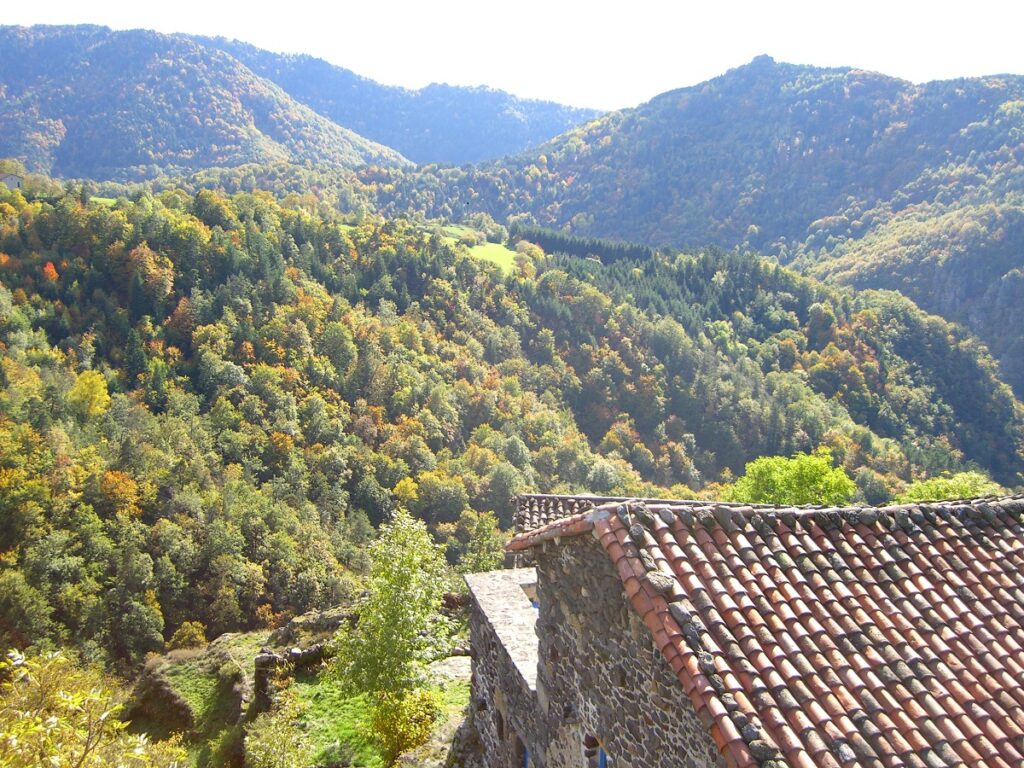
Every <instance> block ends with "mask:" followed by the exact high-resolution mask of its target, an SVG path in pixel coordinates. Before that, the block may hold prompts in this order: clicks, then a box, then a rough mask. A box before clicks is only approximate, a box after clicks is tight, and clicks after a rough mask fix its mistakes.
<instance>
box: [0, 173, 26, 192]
mask: <svg viewBox="0 0 1024 768" xmlns="http://www.w3.org/2000/svg"><path fill="white" fill-rule="evenodd" d="M24 181H25V180H24V178H22V177H21V176H19V175H18V174H16V173H4V174H0V184H3V185H4V186H5V187H7V188H8V189H21V187H22V185H23V184H24Z"/></svg>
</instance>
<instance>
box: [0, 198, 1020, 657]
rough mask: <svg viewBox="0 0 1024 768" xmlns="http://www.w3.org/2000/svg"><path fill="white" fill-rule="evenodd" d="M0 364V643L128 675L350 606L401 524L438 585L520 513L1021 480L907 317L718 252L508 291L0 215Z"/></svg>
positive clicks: (400, 239)
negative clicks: (754, 486) (438, 547)
mask: <svg viewBox="0 0 1024 768" xmlns="http://www.w3.org/2000/svg"><path fill="white" fill-rule="evenodd" d="M524 242H525V241H524ZM0 342H2V343H3V345H4V346H3V349H4V353H3V357H2V376H3V378H2V390H0V503H2V504H3V508H4V515H5V519H6V520H7V521H8V524H7V525H6V526H5V528H4V533H3V541H0V550H2V553H3V556H2V557H0V583H2V589H0V601H2V605H0V608H2V610H0V621H2V624H0V634H2V637H3V642H5V643H8V644H9V643H16V644H19V645H21V644H24V643H27V642H41V641H46V640H48V639H49V640H57V641H61V642H67V643H73V644H75V645H76V646H78V647H79V648H80V649H82V650H83V651H84V652H86V653H87V654H90V655H93V656H98V657H106V658H109V659H111V660H113V661H116V662H118V663H121V664H132V663H135V662H137V661H138V660H139V659H141V658H142V656H143V655H144V654H145V653H146V652H148V651H151V650H157V649H160V648H162V647H163V643H164V641H165V640H166V639H168V638H170V637H171V635H172V634H173V633H174V632H175V631H176V630H177V629H178V628H179V627H181V626H182V625H183V623H185V622H187V621H200V622H202V623H203V624H204V625H205V626H206V627H208V628H209V632H210V635H211V636H214V635H216V634H217V633H220V632H222V631H228V630H235V629H241V628H251V627H256V626H262V625H267V624H273V623H276V622H279V621H280V620H281V618H282V617H284V616H288V615H291V614H295V613H299V612H302V611H305V610H308V609H310V608H316V607H326V606H329V605H332V604H335V603H337V602H338V601H340V600H343V599H345V598H346V596H351V595H352V594H354V592H355V591H356V590H357V589H358V586H357V585H358V583H359V582H358V575H359V574H360V573H361V572H362V570H363V568H364V567H365V554H364V553H365V546H364V545H365V544H366V543H367V542H368V541H369V540H370V539H372V537H373V535H374V526H375V525H376V524H379V523H380V522H381V521H383V520H385V519H387V517H388V516H389V514H390V512H391V511H392V510H393V509H395V508H396V507H398V506H401V507H404V508H406V509H408V510H409V511H410V512H411V513H412V514H413V515H415V516H416V517H418V518H419V519H421V520H423V521H425V522H426V523H427V524H428V525H429V526H430V529H431V531H432V532H433V534H434V535H435V536H436V537H437V538H438V540H440V541H442V542H444V543H445V544H446V546H447V554H448V557H449V559H450V561H451V562H452V563H455V564H458V563H459V562H460V561H465V562H469V561H470V560H469V559H470V558H473V557H477V556H478V554H479V546H478V545H479V542H480V540H481V537H483V538H484V539H485V540H488V541H492V540H494V535H495V532H494V526H495V522H498V523H500V524H501V525H505V526H507V525H508V524H509V520H510V515H511V506H510V499H511V497H512V495H513V494H515V493H516V492H519V491H521V490H527V489H529V490H536V491H545V492H558V491H573V492H579V491H591V492H597V493H607V494H612V493H614V494H627V495H647V496H652V495H653V496H665V495H670V494H671V495H677V496H688V495H692V494H694V493H698V492H701V489H702V488H705V486H708V484H711V485H710V486H708V487H707V488H705V491H706V492H712V493H714V492H715V486H714V483H718V482H723V481H728V480H729V479H730V478H731V477H733V476H735V475H737V474H739V473H740V472H742V470H743V467H744V466H745V464H746V463H747V462H748V461H750V460H752V459H754V458H756V457H758V456H761V455H767V454H791V453H793V452H796V451H809V450H811V449H814V448H817V447H819V446H826V447H828V448H829V449H830V450H831V451H832V455H833V456H834V457H835V460H836V462H837V463H838V465H839V466H841V467H843V468H845V469H846V470H847V471H848V472H849V474H850V475H851V476H852V477H854V478H855V479H856V482H857V486H858V493H859V494H860V496H861V497H862V498H865V499H869V500H871V501H879V500H884V499H885V498H887V497H889V495H891V494H893V493H896V492H899V491H900V490H901V489H902V488H903V487H904V486H905V485H906V484H907V483H908V482H910V481H911V480H912V479H914V478H915V477H918V476H921V475H925V474H928V475H931V474H937V473H939V472H941V471H943V470H950V471H954V470H959V469H962V468H965V467H967V466H968V465H974V466H977V467H979V468H981V469H983V470H985V471H986V472H988V473H990V474H991V476H992V477H993V478H994V479H996V480H997V481H998V482H1001V483H1003V484H1007V485H1012V484H1015V483H1018V482H1020V472H1021V469H1022V463H1024V450H1022V444H1024V416H1022V412H1021V407H1020V405H1019V404H1018V403H1017V401H1016V400H1015V399H1014V398H1013V396H1012V394H1011V393H1010V391H1009V389H1008V388H1007V387H1006V386H1005V385H1003V384H1001V383H1000V382H999V380H998V379H997V377H996V375H995V367H994V364H993V362H992V361H991V359H989V358H988V357H986V356H985V355H984V353H983V352H979V350H978V348H977V346H976V345H975V344H974V343H973V342H972V341H971V340H970V339H968V338H965V337H964V336H963V335H962V334H961V332H960V331H958V330H957V329H956V328H955V327H954V326H951V325H950V324H948V323H946V322H945V321H943V320H940V319H939V318H936V317H934V316H929V315H926V314H924V313H923V312H922V311H921V310H919V309H917V308H916V307H915V306H914V305H913V304H912V303H911V302H909V301H907V300H906V299H903V298H901V297H899V296H897V295H895V294H886V293H877V294H860V295H855V294H852V293H849V292H836V291H833V290H830V289H827V288H825V287H824V286H822V285H820V284H818V283H815V282H813V281H810V280H808V279H806V278H802V277H799V276H797V275H796V274H794V273H792V272H789V271H787V270H785V269H783V268H781V267H779V266H778V265H777V264H773V263H770V262H768V261H766V260H763V259H760V258H756V257H752V256H747V255H742V254H739V253H735V252H733V253H729V252H724V251H720V250H716V249H708V250H702V251H695V252H691V253H675V252H673V253H668V252H666V253H663V254H659V255H657V256H656V257H654V258H650V257H648V258H645V259H643V260H641V261H635V260H631V259H630V258H622V259H619V260H617V261H614V262H612V263H610V264H608V265H602V264H601V263H600V262H599V261H596V260H593V259H585V258H584V259H581V258H579V257H576V256H570V255H544V254H543V252H542V251H541V250H540V249H539V248H537V247H536V246H532V245H531V246H528V247H521V248H519V249H518V256H517V261H516V265H515V268H514V269H513V270H512V272H511V273H505V272H503V271H502V270H501V269H499V268H498V267H496V266H493V265H491V264H488V263H486V262H483V261H478V260H475V259H473V258H471V257H470V256H469V255H468V253H467V250H466V247H465V246H463V245H461V244H458V243H455V242H454V241H453V240H452V239H451V238H448V237H445V236H443V235H442V234H441V233H440V232H438V231H436V230H432V229H431V228H430V227H425V226H423V225H420V224H416V223H414V222H409V221H405V220H402V219H395V220H381V219H378V218H374V217H367V218H365V219H364V220H363V221H361V222H354V221H353V222H346V221H345V220H344V219H342V218H340V217H339V216H338V215H337V214H333V213H330V212H329V211H326V210H323V209H322V207H320V206H317V205H316V204H313V203H311V201H309V200H304V199H302V198H299V197H296V196H293V197H290V198H287V199H285V200H278V199H275V198H274V196H272V195H270V194H268V193H237V194H235V195H232V196H226V195H224V194H222V193H218V192H212V191H209V190H200V191H198V192H196V193H194V194H189V193H186V192H183V191H180V190H167V191H164V192H162V193H160V194H158V195H153V194H150V193H140V194H139V195H137V196H136V198H135V199H127V198H122V199H120V200H117V201H108V200H98V201H89V200H88V199H87V195H86V194H83V193H81V192H77V193H75V194H64V195H62V196H59V197H58V198H57V199H55V200H49V201H34V202H30V201H27V200H26V199H25V198H24V196H23V195H22V194H21V193H20V192H5V191H3V190H0ZM492 514H493V515H494V516H493V517H492Z"/></svg>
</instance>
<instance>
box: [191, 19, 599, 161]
mask: <svg viewBox="0 0 1024 768" xmlns="http://www.w3.org/2000/svg"><path fill="white" fill-rule="evenodd" d="M193 39H194V40H196V41H198V42H201V43H203V44H205V45H209V46H211V47H217V48H220V49H221V50H224V51H227V52H228V53H230V54H231V55H232V56H234V57H235V58H236V59H238V60H239V61H240V62H242V63H243V64H245V66H247V67H249V69H251V70H252V71H253V72H255V73H256V74H258V75H260V76H261V77H265V78H267V79H268V80H271V81H273V82H274V83H277V84H278V85H279V86H281V88H283V89H284V90H285V91H286V92H287V93H288V94H289V95H290V96H291V97H292V98H294V99H296V100H297V101H300V102H302V103H303V104H306V105H307V106H309V107H311V108H313V109H314V110H316V111H317V112H319V113H320V114H321V115H324V116H325V117H328V118H330V119H331V120H333V121H334V122H336V123H338V124H339V125H343V126H345V127H346V128H351V129H352V130H353V131H355V132H356V133H358V134H360V135H362V136H366V137H367V138H369V139H372V140H373V141H377V142H380V143H381V144H385V145H387V146H389V147H393V148H394V149H396V150H398V151H399V152H401V153H402V154H403V155H405V156H406V157H408V158H409V159H410V160H413V161H415V162H417V163H448V164H452V165H463V164H465V163H476V162H481V161H484V160H493V159H496V158H499V157H504V156H505V155H511V154H515V153H517V152H521V151H523V150H525V149H527V148H529V147H534V146H536V145H538V144H540V143H542V142H544V141H547V140H549V139H551V138H553V137H555V136H557V135H559V134H561V133H564V132H565V131H567V130H569V129H570V128H573V127H575V126H577V125H579V124H581V123H584V122H586V121H587V120H590V119H593V118H594V117H597V116H598V114H600V113H599V112H597V111H596V110H592V109H578V108H575V107H566V106H563V105H561V104H556V103H554V102H550V101H536V100H532V99H519V98H517V97H515V96H513V95H512V94H509V93H505V92H504V91H499V90H495V89H493V88H486V87H477V88H466V87H460V86H451V85H444V84H439V83H434V84H432V85H428V86H427V87H425V88H421V89H419V90H409V89H406V88H399V87H395V86H386V85H381V84H380V83H377V82H374V81H373V80H370V79H368V78H365V77H360V76H359V75H357V74H355V73H354V72H352V71H350V70H347V69H344V68H342V67H337V66H334V65H333V64H329V63H328V62H326V61H324V60H322V59H317V58H314V57H312V56H296V55H286V54H278V53H271V52H270V51H266V50H263V49H260V48H256V47H255V46H252V45H248V44H247V43H242V42H239V41H237V40H226V39H224V38H201V37H195V38H193Z"/></svg>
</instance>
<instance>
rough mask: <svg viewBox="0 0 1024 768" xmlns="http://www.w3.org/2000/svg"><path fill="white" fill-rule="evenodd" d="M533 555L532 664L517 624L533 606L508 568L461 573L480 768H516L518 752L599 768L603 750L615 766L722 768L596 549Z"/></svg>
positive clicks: (547, 766)
mask: <svg viewBox="0 0 1024 768" xmlns="http://www.w3.org/2000/svg"><path fill="white" fill-rule="evenodd" d="M535 554H536V562H537V570H536V596H537V601H538V602H539V605H540V608H539V611H538V612H537V613H536V614H531V616H533V615H535V616H536V635H535V636H536V638H537V641H536V642H537V645H536V652H535V653H536V655H535V657H534V658H532V659H529V657H528V655H527V654H525V653H524V648H523V645H524V643H525V640H526V637H525V635H526V634H527V633H526V632H525V631H523V627H522V625H521V623H520V624H518V625H517V622H516V617H517V615H518V616H519V618H521V609H522V605H523V604H524V601H525V605H526V606H529V601H528V600H527V599H526V597H525V593H524V592H523V590H522V589H521V588H520V586H519V582H520V581H521V579H519V580H516V578H514V577H512V576H510V575H508V574H514V573H516V572H515V571H505V572H496V573H494V574H475V575H473V576H470V577H467V581H468V582H469V583H470V592H471V594H472V595H473V598H472V606H471V612H470V640H471V643H472V653H473V682H472V700H471V702H470V708H471V711H472V718H473V722H474V725H475V727H476V730H477V733H478V736H479V739H480V742H481V745H482V747H483V753H484V764H485V765H486V768H522V766H523V765H524V760H523V753H522V751H521V750H522V749H525V750H528V751H529V758H530V760H529V765H530V766H531V768H597V766H598V759H599V758H598V755H599V749H603V750H604V751H605V753H606V754H607V756H608V765H609V766H614V768H667V767H668V766H671V768H724V765H725V763H724V761H723V760H722V759H721V757H720V756H719V753H718V749H717V748H716V747H715V744H714V742H713V741H712V739H711V736H710V734H709V733H708V731H707V730H706V728H705V727H704V725H703V724H702V723H701V721H700V720H699V719H698V717H697V715H696V713H695V712H694V710H693V705H692V704H691V703H690V700H689V697H687V695H686V694H685V693H684V692H683V688H682V685H681V684H680V683H679V680H678V679H677V678H676V676H675V674H674V673H673V672H672V669H671V668H670V667H669V665H668V663H667V662H666V661H665V659H664V657H663V656H662V655H661V652H660V651H658V649H657V648H656V647H655V646H654V642H653V640H652V639H651V636H650V633H649V632H648V630H647V628H646V627H645V626H644V624H643V622H642V621H641V620H640V618H639V617H638V616H637V615H636V614H635V613H634V612H633V611H632V610H631V609H630V608H629V605H628V603H627V601H626V598H625V595H624V594H623V588H622V582H620V581H619V578H618V576H617V575H616V573H615V572H614V569H613V566H612V564H611V562H610V561H609V559H608V556H607V555H606V554H605V553H604V551H603V550H601V548H600V546H599V545H598V543H597V542H596V541H595V540H594V539H593V538H591V537H590V536H577V537H572V538H570V539H566V540H565V541H564V542H563V543H561V544H555V543H553V542H548V543H547V544H545V545H544V546H543V547H542V548H538V549H537V550H536V551H535ZM522 572H523V571H520V572H519V573H522ZM502 574H505V575H504V576H503V575H502ZM509 585H513V586H514V588H511V587H509ZM501 589H504V590H505V591H504V592H502V591H501ZM531 610H532V609H531ZM517 611H519V612H520V613H519V614H517ZM488 614H490V615H488ZM531 633H532V630H531ZM531 636H532V634H531ZM506 645H508V646H509V647H508V648H506ZM510 649H511V654H510V653H509V650H510ZM528 659H529V663H530V666H531V667H533V668H535V674H530V673H531V672H532V671H533V669H531V670H529V671H527V670H526V665H527V663H528V662H527V660H528ZM499 723H500V728H501V731H502V733H501V735H499V733H498V731H499ZM517 739H518V740H519V741H520V742H521V744H519V743H517Z"/></svg>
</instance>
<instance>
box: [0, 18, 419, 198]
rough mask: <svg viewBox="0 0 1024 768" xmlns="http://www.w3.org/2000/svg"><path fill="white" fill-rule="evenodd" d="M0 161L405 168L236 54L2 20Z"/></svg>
mask: <svg viewBox="0 0 1024 768" xmlns="http://www.w3.org/2000/svg"><path fill="white" fill-rule="evenodd" d="M0 94H2V96H3V98H2V101H0V157H2V156H14V157H18V158H19V159H21V160H22V161H23V162H25V164H26V165H27V166H28V167H29V168H30V170H38V171H45V172H48V173H52V174H54V175H60V176H73V177H90V178H95V179H108V178H121V179H126V178H127V179H130V178H147V177H151V176H154V175H156V174H157V173H158V172H168V171H170V172H176V171H189V170H196V169H200V168H207V167H211V166H234V165H239V164H242V163H247V162H260V163H262V162H271V161H288V162H293V163H305V162H311V163H312V162H316V163H319V164H324V165H334V166H339V167H355V166H359V165H363V164H365V163H378V164H382V165H390V166H401V165H405V164H407V163H408V161H406V160H405V159H404V158H403V157H402V156H401V155H400V154H399V153H398V152H396V151H394V150H393V149H389V148H387V147H384V146H382V145H380V144H376V143H374V142H372V141H370V140H368V139H365V138H363V137H362V136H359V135H357V134H355V133H353V132H352V131H350V130H348V129H346V128H342V127H340V126H338V125H337V124H335V123H333V122H331V121H330V120H328V119H326V118H324V117H322V116H320V115H318V114H316V113H315V112H314V111H313V110H311V109H310V108H309V107H307V106H304V105H302V104H300V103H298V102H297V101H295V100H294V99H292V98H291V97H290V96H288V94H286V93H285V92H284V91H283V90H282V89H281V88H279V87H278V86H276V85H274V84H273V83H271V82H270V81H268V80H265V79H263V78H260V77H258V76H256V75H254V74H253V73H252V72H251V71H250V70H249V69H247V68H246V67H245V66H243V65H242V64H240V63H239V62H238V61H237V60H236V59H234V58H233V57H231V56H229V55H228V54H226V53H224V52H223V51H220V50H218V49H216V48H210V47H206V46H203V45H200V44H199V43H197V42H195V41H193V40H190V39H188V38H186V37H183V36H179V35H163V34H158V33H156V32H146V31H130V32H113V31H111V30H109V29H106V28H104V27H94V26H75V27H31V28H25V27H0Z"/></svg>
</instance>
